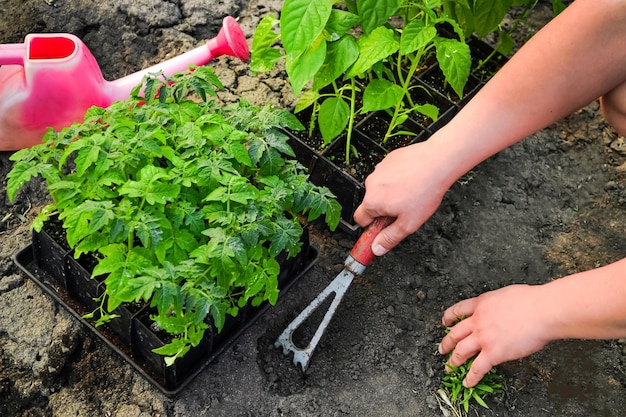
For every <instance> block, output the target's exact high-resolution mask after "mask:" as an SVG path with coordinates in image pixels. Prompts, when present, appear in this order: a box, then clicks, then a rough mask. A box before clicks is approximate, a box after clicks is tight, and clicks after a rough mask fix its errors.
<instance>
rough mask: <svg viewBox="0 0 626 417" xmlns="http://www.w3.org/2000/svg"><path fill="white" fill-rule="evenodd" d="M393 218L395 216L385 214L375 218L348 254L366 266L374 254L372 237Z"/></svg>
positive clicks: (391, 221)
mask: <svg viewBox="0 0 626 417" xmlns="http://www.w3.org/2000/svg"><path fill="white" fill-rule="evenodd" d="M394 220H395V218H393V217H386V216H385V217H377V218H375V219H374V221H373V222H372V223H371V224H370V225H369V226H367V229H366V230H365V231H364V232H363V234H362V235H361V237H359V240H357V241H356V243H355V244H354V247H353V248H352V251H350V256H352V258H354V260H356V261H357V262H358V263H360V264H361V265H363V266H368V265H369V264H370V262H372V260H373V259H374V257H375V256H376V255H374V253H373V252H372V243H373V242H374V238H375V237H376V236H378V234H379V233H380V231H381V230H383V229H384V228H385V227H387V226H389V225H390V224H391V223H393V222H394Z"/></svg>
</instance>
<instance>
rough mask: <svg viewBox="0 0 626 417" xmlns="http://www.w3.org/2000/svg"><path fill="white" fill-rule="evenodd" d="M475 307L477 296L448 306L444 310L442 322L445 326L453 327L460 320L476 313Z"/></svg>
mask: <svg viewBox="0 0 626 417" xmlns="http://www.w3.org/2000/svg"><path fill="white" fill-rule="evenodd" d="M475 309H476V297H474V298H468V299H465V300H462V301H459V302H458V303H456V304H454V305H453V306H451V307H448V308H447V309H446V311H444V312H443V317H442V318H441V322H442V323H443V325H444V326H446V327H451V326H453V325H454V324H455V323H456V322H457V321H458V320H462V319H464V318H467V317H471V316H472V314H474V310H475Z"/></svg>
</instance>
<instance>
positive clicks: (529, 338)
mask: <svg viewBox="0 0 626 417" xmlns="http://www.w3.org/2000/svg"><path fill="white" fill-rule="evenodd" d="M542 287H543V286H529V285H510V286H508V287H504V288H501V289H498V290H495V291H489V292H486V293H484V294H482V295H480V296H478V297H474V298H469V299H466V300H463V301H460V302H458V303H456V304H455V305H453V306H452V307H450V308H448V309H447V310H446V311H445V312H444V314H443V324H444V326H446V327H450V332H449V333H448V334H447V335H446V336H445V337H444V338H443V339H442V340H441V343H440V345H439V353H441V354H442V355H446V354H448V353H450V352H452V354H451V355H450V358H449V360H448V363H449V364H450V365H453V366H455V367H458V366H460V365H462V364H463V363H465V362H466V361H467V360H468V359H470V358H472V357H473V356H474V355H476V354H478V356H477V357H476V359H475V360H474V362H473V363H472V366H471V368H470V370H469V373H468V374H467V376H466V378H465V380H464V381H463V385H465V386H466V387H473V386H475V385H476V384H478V383H479V382H480V380H481V379H482V377H483V376H485V374H486V373H487V372H489V371H490V370H491V368H492V367H493V366H495V365H498V364H500V363H503V362H506V361H510V360H514V359H520V358H523V357H525V356H528V355H531V354H532V353H535V352H537V351H538V350H540V349H541V348H543V347H544V346H545V345H546V343H548V342H549V341H550V340H551V339H552V338H551V337H550V326H549V325H548V319H549V315H548V311H549V309H550V307H551V306H553V304H554V302H555V301H554V300H549V299H547V298H548V297H544V294H543V293H544V292H545V291H543V288H542ZM459 319H462V320H460V321H459Z"/></svg>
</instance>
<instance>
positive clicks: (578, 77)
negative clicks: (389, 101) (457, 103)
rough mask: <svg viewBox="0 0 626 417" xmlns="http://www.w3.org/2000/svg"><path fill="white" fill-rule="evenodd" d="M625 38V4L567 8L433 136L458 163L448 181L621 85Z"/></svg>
mask: <svg viewBox="0 0 626 417" xmlns="http://www.w3.org/2000/svg"><path fill="white" fill-rule="evenodd" d="M625 39H626V1H624V0H577V1H575V2H574V3H573V4H571V5H570V6H569V7H568V8H567V9H566V10H565V11H564V12H563V13H562V14H561V15H559V16H558V17H557V18H555V19H554V20H553V21H551V22H550V23H549V24H548V25H546V26H545V27H544V28H543V29H542V30H540V31H539V32H538V33H537V34H536V35H535V36H534V37H533V38H531V39H530V40H529V42H528V43H527V44H526V45H524V46H523V47H522V48H521V49H520V50H519V52H517V53H516V54H515V55H514V56H513V57H512V58H511V60H510V61H509V63H507V65H505V66H504V67H503V68H502V69H501V70H500V71H499V72H498V73H497V74H496V75H495V76H494V77H493V79H492V80H491V81H490V82H489V83H487V85H486V86H485V87H484V88H483V89H482V90H481V91H480V92H479V93H478V94H477V95H476V97H475V98H474V99H473V100H472V101H471V102H470V103H468V104H467V105H466V106H465V108H464V109H463V110H462V111H461V112H460V113H459V114H458V115H457V116H456V117H455V118H454V119H453V120H452V121H451V122H450V123H449V124H448V125H447V126H446V127H444V128H443V129H442V130H440V132H438V134H436V135H435V136H433V138H432V139H433V140H441V141H443V142H445V143H442V146H443V147H445V148H446V149H448V152H449V153H450V157H451V158H453V160H452V161H454V162H455V163H454V164H453V166H454V169H451V171H450V172H449V173H448V175H449V176H450V178H449V180H450V181H454V180H456V179H457V178H458V177H459V176H460V175H463V174H464V173H465V172H467V171H468V170H469V169H471V168H472V167H474V166H475V165H477V164H478V163H480V162H481V161H483V160H484V159H486V158H488V157H489V156H491V155H493V154H495V153H497V152H499V151H500V150H502V149H504V148H506V147H508V146H510V145H511V144H513V143H515V142H518V141H519V140H521V139H523V138H525V137H527V136H528V135H530V134H532V133H534V132H536V131H538V130H540V129H542V128H544V127H546V126H548V125H550V124H552V123H554V122H556V121H557V120H559V119H561V118H562V117H564V116H566V115H568V114H570V113H572V112H574V111H576V110H578V109H580V108H581V107H583V106H585V105H587V104H588V103H590V102H591V101H593V100H595V99H597V98H598V97H600V96H601V95H602V94H604V93H606V92H608V91H610V90H611V89H613V88H614V87H615V86H617V85H619V84H621V83H623V82H624V81H625V80H626V48H624V47H623V43H624V40H625ZM477 126H480V127H479V128H477ZM455 156H456V157H455ZM448 160H450V159H448Z"/></svg>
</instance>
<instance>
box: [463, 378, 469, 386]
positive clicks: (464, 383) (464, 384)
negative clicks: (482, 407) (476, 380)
mask: <svg viewBox="0 0 626 417" xmlns="http://www.w3.org/2000/svg"><path fill="white" fill-rule="evenodd" d="M463 386H464V387H465V388H469V387H468V386H467V380H465V379H463Z"/></svg>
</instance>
